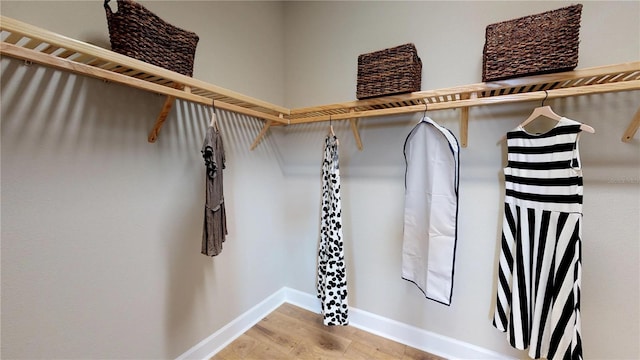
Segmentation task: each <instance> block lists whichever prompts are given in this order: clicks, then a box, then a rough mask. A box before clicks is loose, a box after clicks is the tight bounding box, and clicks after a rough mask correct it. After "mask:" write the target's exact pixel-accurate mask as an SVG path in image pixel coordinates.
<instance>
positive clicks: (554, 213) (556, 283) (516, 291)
mask: <svg viewBox="0 0 640 360" xmlns="http://www.w3.org/2000/svg"><path fill="white" fill-rule="evenodd" d="M580 125H581V124H580V123H578V122H576V121H573V120H570V119H567V118H562V119H561V120H560V121H559V122H558V123H557V124H556V126H555V127H554V128H553V129H551V130H550V131H548V132H546V133H544V134H540V135H533V134H529V133H527V132H526V131H525V130H524V129H523V128H522V127H518V128H516V129H514V130H513V131H510V132H509V133H507V146H508V164H507V167H506V168H505V169H504V175H505V188H506V194H505V205H504V221H503V228H502V250H501V255H500V264H499V273H498V294H497V301H496V309H495V314H494V319H493V325H494V326H495V327H496V328H498V329H499V330H501V331H505V332H507V337H508V339H509V342H510V344H511V346H513V347H515V348H517V349H522V350H524V349H527V348H529V356H530V357H531V358H535V359H538V358H547V359H582V341H581V338H580V283H581V273H582V268H581V238H582V235H581V231H582V226H581V223H582V170H581V166H580V159H579V154H578V138H579V134H580V131H581V129H580Z"/></svg>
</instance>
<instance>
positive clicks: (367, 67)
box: [356, 44, 422, 99]
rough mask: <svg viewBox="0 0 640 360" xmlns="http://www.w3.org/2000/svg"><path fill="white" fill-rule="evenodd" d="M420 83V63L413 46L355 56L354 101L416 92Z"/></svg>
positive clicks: (407, 45) (402, 46) (405, 45)
mask: <svg viewBox="0 0 640 360" xmlns="http://www.w3.org/2000/svg"><path fill="white" fill-rule="evenodd" d="M421 81H422V61H421V60H420V58H419V57H418V52H417V51H416V47H415V46H414V45H413V44H404V45H400V46H396V47H393V48H389V49H384V50H380V51H375V52H371V53H368V54H362V55H360V56H358V84H357V91H356V97H357V98H358V99H366V98H371V97H376V96H385V95H393V94H401V93H407V92H414V91H420V86H421Z"/></svg>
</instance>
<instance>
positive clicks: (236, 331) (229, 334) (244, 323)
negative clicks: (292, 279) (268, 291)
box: [176, 288, 287, 360]
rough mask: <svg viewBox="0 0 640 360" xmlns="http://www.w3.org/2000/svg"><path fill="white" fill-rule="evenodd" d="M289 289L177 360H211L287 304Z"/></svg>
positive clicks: (209, 337) (250, 310) (233, 322)
mask: <svg viewBox="0 0 640 360" xmlns="http://www.w3.org/2000/svg"><path fill="white" fill-rule="evenodd" d="M286 292H287V288H282V289H280V290H278V291H276V292H275V293H273V294H272V295H271V296H269V297H268V298H266V299H264V300H262V301H261V302H260V303H259V304H257V305H256V306H254V307H252V308H251V309H249V310H247V311H246V312H245V313H243V314H242V315H240V316H238V317H237V318H235V319H234V320H233V321H231V322H230V323H228V324H227V325H225V326H223V327H222V328H221V329H220V330H218V331H216V332H215V333H213V334H212V335H210V336H208V337H207V338H206V339H204V340H202V341H200V342H199V343H198V344H196V345H195V346H193V347H192V348H191V349H189V350H187V351H186V352H185V353H183V354H182V355H180V356H179V357H178V358H177V359H176V360H186V359H210V358H211V357H212V356H213V355H215V354H217V353H218V352H219V351H220V350H222V349H224V347H225V346H227V345H229V344H230V343H231V342H232V341H233V340H235V339H236V338H238V337H239V336H240V335H242V334H244V333H245V332H246V331H247V330H249V329H250V328H251V327H252V326H253V325H255V324H256V323H258V322H259V321H260V320H262V318H264V317H265V316H267V315H269V314H270V313H271V312H272V311H273V310H275V309H276V308H278V306H280V305H282V304H283V303H284V302H285V294H286Z"/></svg>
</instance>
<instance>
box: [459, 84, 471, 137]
mask: <svg viewBox="0 0 640 360" xmlns="http://www.w3.org/2000/svg"><path fill="white" fill-rule="evenodd" d="M469 97H470V95H469V94H468V93H464V94H460V100H467V99H469ZM460 145H461V146H462V147H463V148H466V147H467V145H469V107H468V106H464V107H461V108H460Z"/></svg>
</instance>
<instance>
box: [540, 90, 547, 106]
mask: <svg viewBox="0 0 640 360" xmlns="http://www.w3.org/2000/svg"><path fill="white" fill-rule="evenodd" d="M548 97H549V92H548V91H547V90H545V91H544V99H542V104H540V106H544V102H545V101H546V100H547V98H548Z"/></svg>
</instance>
